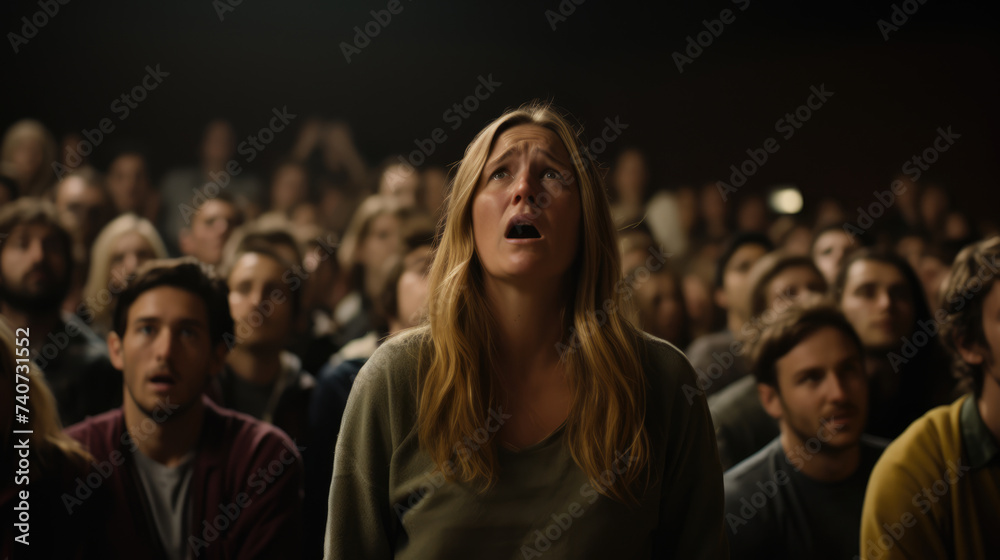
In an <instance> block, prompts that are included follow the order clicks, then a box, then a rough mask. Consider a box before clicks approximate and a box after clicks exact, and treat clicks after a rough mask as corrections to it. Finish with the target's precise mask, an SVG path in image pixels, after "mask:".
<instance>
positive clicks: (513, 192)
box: [472, 124, 581, 283]
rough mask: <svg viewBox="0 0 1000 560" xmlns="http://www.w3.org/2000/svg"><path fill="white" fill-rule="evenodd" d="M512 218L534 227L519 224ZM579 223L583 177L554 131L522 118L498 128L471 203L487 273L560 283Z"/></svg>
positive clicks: (569, 261) (572, 257)
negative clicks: (516, 123) (580, 180)
mask: <svg viewBox="0 0 1000 560" xmlns="http://www.w3.org/2000/svg"><path fill="white" fill-rule="evenodd" d="M543 195H544V196H543ZM540 200H545V201H546V202H547V203H546V204H545V207H544V208H542V207H541V205H540V204H539V201H540ZM515 217H517V218H519V219H527V220H530V221H531V225H527V224H524V225H521V227H514V225H513V224H512V222H511V220H512V219H514V218H515ZM580 221H581V202H580V191H579V186H578V181H576V180H575V177H574V175H573V167H572V163H571V160H570V156H569V152H568V151H567V149H566V147H565V146H564V145H563V143H562V141H561V140H560V139H559V137H558V136H557V135H556V133H555V132H552V131H551V130H549V129H547V128H544V127H541V126H537V125H530V124H525V125H519V126H514V127H512V128H510V129H508V130H506V131H504V132H503V133H502V134H500V135H499V136H498V137H497V138H496V139H495V140H494V144H493V148H492V150H490V154H489V156H487V159H486V165H485V167H484V168H483V171H482V174H481V175H480V179H479V184H478V185H477V190H476V194H475V197H474V198H473V201H472V229H473V237H474V238H475V243H476V254H477V255H478V257H479V260H480V262H481V263H482V266H483V270H484V272H485V273H486V276H487V278H492V279H499V280H503V281H512V282H523V281H530V282H532V283H538V282H539V281H552V280H556V281H562V279H563V277H564V275H565V274H566V272H567V271H568V270H569V269H570V267H571V266H572V264H573V261H574V260H575V258H576V255H577V249H578V237H579V230H580Z"/></svg>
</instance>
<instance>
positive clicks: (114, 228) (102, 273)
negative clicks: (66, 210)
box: [81, 213, 167, 338]
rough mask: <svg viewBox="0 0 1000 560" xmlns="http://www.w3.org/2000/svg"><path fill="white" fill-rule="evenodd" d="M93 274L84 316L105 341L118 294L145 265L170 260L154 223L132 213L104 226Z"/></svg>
mask: <svg viewBox="0 0 1000 560" xmlns="http://www.w3.org/2000/svg"><path fill="white" fill-rule="evenodd" d="M90 255H91V257H90V258H91V264H90V272H89V273H88V276H87V283H86V284H85V285H84V287H83V303H82V305H83V309H82V311H83V313H81V316H83V318H84V320H85V321H87V322H88V323H90V327H91V328H92V329H93V330H94V332H95V333H96V334H97V335H98V336H100V337H101V338H104V337H105V336H106V335H107V334H108V331H110V330H111V319H112V317H111V315H112V311H113V310H114V307H115V301H116V300H117V299H118V294H119V293H121V292H122V290H124V289H125V285H126V284H127V283H128V279H129V277H130V276H131V275H132V274H133V273H135V271H136V270H137V269H138V268H139V266H140V265H142V263H144V262H146V261H149V260H153V259H165V258H167V248H166V246H165V245H164V244H163V239H161V238H160V234H159V233H157V231H156V228H155V227H154V226H153V224H152V222H150V221H149V220H147V219H145V218H140V217H139V216H136V215H135V214H132V213H129V214H124V215H122V216H119V217H118V218H115V219H114V220H112V221H111V223H109V224H108V225H106V226H104V229H102V230H101V233H100V234H98V236H97V239H95V240H94V245H93V247H92V249H91V253H90Z"/></svg>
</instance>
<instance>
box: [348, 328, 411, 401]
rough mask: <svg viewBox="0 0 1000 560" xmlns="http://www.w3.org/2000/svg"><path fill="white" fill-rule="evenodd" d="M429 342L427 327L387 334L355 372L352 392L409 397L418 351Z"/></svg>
mask: <svg viewBox="0 0 1000 560" xmlns="http://www.w3.org/2000/svg"><path fill="white" fill-rule="evenodd" d="M429 342H430V330H429V329H428V328H427V327H417V328H414V329H409V330H406V331H403V332H402V333H399V334H397V335H394V336H391V337H389V338H388V339H387V340H386V341H385V342H383V343H382V344H381V345H379V347H378V348H376V349H375V352H374V353H373V354H372V356H371V358H369V359H368V361H367V362H365V364H364V366H362V368H361V371H359V372H358V376H357V379H356V380H355V382H354V389H353V390H352V393H354V392H359V393H361V394H364V395H366V396H371V397H374V398H380V397H385V398H388V399H389V400H395V399H397V398H399V397H404V398H409V397H412V396H413V395H415V393H416V383H417V368H418V365H419V360H420V353H421V351H422V350H423V349H424V348H425V347H426V345H427V344H428V343H429ZM407 395H408V396H409V397H407Z"/></svg>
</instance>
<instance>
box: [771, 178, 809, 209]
mask: <svg viewBox="0 0 1000 560" xmlns="http://www.w3.org/2000/svg"><path fill="white" fill-rule="evenodd" d="M769 203H770V205H771V209H772V210H774V211H775V212H777V213H779V214H798V213H799V212H801V211H802V193H801V192H799V189H798V188H796V187H795V186H794V185H780V186H777V187H774V188H773V189H772V190H771V196H770V198H769Z"/></svg>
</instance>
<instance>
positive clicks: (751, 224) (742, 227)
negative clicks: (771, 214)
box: [736, 196, 767, 233]
mask: <svg viewBox="0 0 1000 560" xmlns="http://www.w3.org/2000/svg"><path fill="white" fill-rule="evenodd" d="M736 229H737V230H739V231H756V232H761V233H763V232H765V231H767V205H766V204H764V199H763V198H761V197H759V196H749V197H746V198H743V199H741V200H740V204H739V208H738V209H737V210H736Z"/></svg>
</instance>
